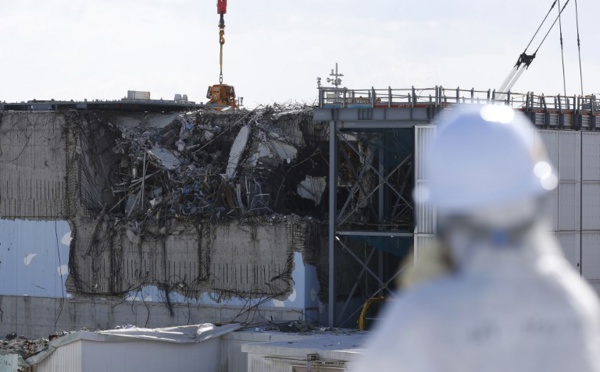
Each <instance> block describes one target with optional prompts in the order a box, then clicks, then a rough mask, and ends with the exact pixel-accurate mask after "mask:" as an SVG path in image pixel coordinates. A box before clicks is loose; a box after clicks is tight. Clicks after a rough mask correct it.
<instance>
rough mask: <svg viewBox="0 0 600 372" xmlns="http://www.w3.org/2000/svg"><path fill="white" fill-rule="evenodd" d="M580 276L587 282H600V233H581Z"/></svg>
mask: <svg viewBox="0 0 600 372" xmlns="http://www.w3.org/2000/svg"><path fill="white" fill-rule="evenodd" d="M582 274H583V277H584V278H586V279H588V280H600V231H594V232H585V233H583V236H582Z"/></svg>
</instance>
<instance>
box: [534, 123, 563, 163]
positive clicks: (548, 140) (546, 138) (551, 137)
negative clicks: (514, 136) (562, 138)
mask: <svg viewBox="0 0 600 372" xmlns="http://www.w3.org/2000/svg"><path fill="white" fill-rule="evenodd" d="M538 133H539V134H540V136H541V137H542V140H543V142H544V145H545V146H546V152H547V154H548V158H549V159H550V162H552V164H553V165H554V166H555V167H557V168H558V164H559V161H558V157H559V153H558V147H559V146H558V144H559V139H558V137H559V132H558V131H556V130H539V131H538Z"/></svg>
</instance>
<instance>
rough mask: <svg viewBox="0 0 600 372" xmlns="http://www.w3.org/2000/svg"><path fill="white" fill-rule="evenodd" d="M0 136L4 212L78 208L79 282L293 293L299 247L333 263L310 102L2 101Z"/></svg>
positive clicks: (109, 292)
mask: <svg viewBox="0 0 600 372" xmlns="http://www.w3.org/2000/svg"><path fill="white" fill-rule="evenodd" d="M0 146H1V147H0V150H1V151H0V182H1V183H0V185H1V187H0V218H7V219H37V220H57V219H65V220H68V221H69V225H70V227H71V235H72V240H71V248H70V255H69V279H68V280H67V284H68V285H67V287H68V289H69V291H70V292H71V293H72V294H73V295H75V296H80V295H86V296H88V295H92V296H121V297H123V296H126V295H127V294H128V293H131V292H134V291H136V290H139V289H140V288H142V287H144V286H148V285H153V286H157V287H158V288H160V289H161V290H163V291H165V292H166V293H169V292H177V293H178V294H180V295H183V296H185V297H189V298H197V297H198V296H199V295H200V294H201V293H203V292H210V293H212V294H213V295H215V296H216V298H228V297H239V298H274V299H285V298H286V296H288V295H289V294H290V293H292V291H293V284H294V283H293V280H292V279H291V272H292V270H293V266H294V263H293V262H294V258H293V257H294V253H295V252H301V253H302V257H303V259H304V261H305V263H307V264H311V265H315V266H317V270H318V272H319V276H320V277H321V278H326V277H327V274H326V272H324V270H325V269H326V263H325V262H324V261H323V260H319V259H318V258H319V257H321V256H322V257H325V256H326V254H324V251H325V249H324V248H323V247H325V244H324V239H323V236H324V233H325V231H324V229H323V228H322V227H321V224H320V222H319V221H320V220H322V219H324V217H325V213H326V209H327V202H326V200H325V197H326V193H324V190H325V185H326V178H325V177H326V175H327V163H326V159H327V154H326V153H325V151H326V149H327V133H326V132H325V128H323V127H317V126H315V125H314V124H313V122H312V110H310V109H309V108H295V109H294V110H289V109H286V108H271V107H268V108H265V109H261V110H255V111H235V112H213V111H198V112H190V113H186V114H168V115H161V114H145V113H133V114H131V113H130V114H125V113H105V112H89V111H86V112H77V111H67V112H44V113H37V112H36V113H25V112H5V113H2V116H1V117H0ZM324 287H326V285H321V288H324ZM166 298H167V300H168V298H169V296H168V295H167V296H166Z"/></svg>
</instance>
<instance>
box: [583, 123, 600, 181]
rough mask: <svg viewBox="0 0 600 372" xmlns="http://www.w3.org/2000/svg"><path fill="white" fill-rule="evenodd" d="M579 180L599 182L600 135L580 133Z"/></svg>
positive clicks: (596, 133)
mask: <svg viewBox="0 0 600 372" xmlns="http://www.w3.org/2000/svg"><path fill="white" fill-rule="evenodd" d="M581 144H582V148H581V155H582V159H581V178H582V180H584V181H600V133H598V132H582V137H581Z"/></svg>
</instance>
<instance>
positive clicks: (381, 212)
mask: <svg viewBox="0 0 600 372" xmlns="http://www.w3.org/2000/svg"><path fill="white" fill-rule="evenodd" d="M385 138H386V136H385V135H384V136H381V142H380V145H379V169H378V171H379V189H378V194H379V195H378V196H379V200H378V205H377V213H378V217H379V223H380V224H381V225H383V217H384V208H385V204H384V202H383V201H384V200H383V198H384V197H385V190H384V184H385V177H384V172H385V167H384V161H385V150H384V148H385V143H383V142H384V141H385ZM372 249H376V248H372ZM377 259H378V267H379V271H378V273H377V274H378V275H379V280H380V281H381V282H383V281H384V279H383V251H382V250H381V249H377ZM382 290H383V289H382Z"/></svg>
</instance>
